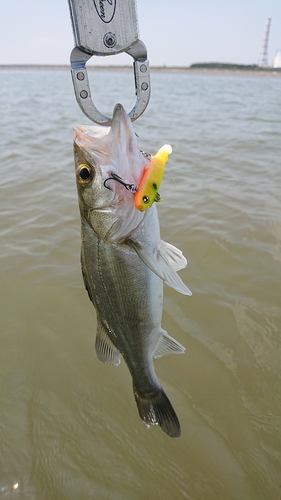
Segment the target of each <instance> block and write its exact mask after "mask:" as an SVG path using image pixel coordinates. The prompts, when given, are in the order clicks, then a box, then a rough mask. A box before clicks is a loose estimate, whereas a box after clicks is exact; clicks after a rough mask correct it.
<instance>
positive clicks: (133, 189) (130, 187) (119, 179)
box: [103, 172, 138, 194]
mask: <svg viewBox="0 0 281 500" xmlns="http://www.w3.org/2000/svg"><path fill="white" fill-rule="evenodd" d="M110 174H111V177H108V178H107V179H105V181H104V183H103V185H104V187H105V188H106V189H110V191H112V189H111V188H110V187H109V186H107V185H106V183H107V181H110V180H111V179H113V180H114V181H117V182H120V184H122V186H124V187H125V188H126V189H127V191H130V193H132V194H136V192H137V190H138V187H137V186H135V184H128V183H127V182H125V181H124V180H123V179H122V177H120V176H119V175H117V174H114V172H110Z"/></svg>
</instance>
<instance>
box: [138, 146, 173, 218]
mask: <svg viewBox="0 0 281 500" xmlns="http://www.w3.org/2000/svg"><path fill="white" fill-rule="evenodd" d="M171 152H172V147H171V146H170V145H169V144H165V145H164V146H162V148H160V149H159V151H158V152H157V153H156V155H155V156H152V158H151V160H150V161H149V164H148V165H147V168H146V169H145V171H144V174H143V177H142V179H141V182H140V185H139V187H138V191H137V193H136V194H135V198H134V204H135V207H136V208H137V209H138V210H140V211H141V212H143V211H144V210H146V209H147V208H149V207H151V205H152V203H154V202H155V201H160V195H159V193H158V189H159V187H160V184H161V182H162V178H163V175H164V169H165V165H166V162H167V160H168V157H169V154H171Z"/></svg>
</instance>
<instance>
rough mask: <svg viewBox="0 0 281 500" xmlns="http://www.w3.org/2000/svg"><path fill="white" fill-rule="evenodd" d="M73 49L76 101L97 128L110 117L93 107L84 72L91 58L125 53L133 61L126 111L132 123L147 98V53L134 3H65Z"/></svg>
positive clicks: (113, 0)
mask: <svg viewBox="0 0 281 500" xmlns="http://www.w3.org/2000/svg"><path fill="white" fill-rule="evenodd" d="M68 3H69V8H70V14H71V21H72V27H73V33H74V39H75V44H76V46H75V47H74V49H73V50H72V52H71V55H70V62H71V74H72V80H73V86H74V91H75V96H76V100H77V102H78V104H79V106H80V108H81V110H82V111H83V113H84V114H85V115H86V116H87V117H88V118H89V119H90V120H92V121H93V122H96V123H98V124H100V125H107V126H109V125H111V123H112V118H110V117H108V116H106V115H104V114H102V113H101V112H100V111H99V110H98V109H97V108H96V106H95V105H94V103H93V101H92V98H91V90H90V84H89V79H88V73H87V69H86V63H87V61H88V60H89V59H90V58H91V57H92V56H93V55H95V56H109V55H115V54H120V53H122V52H126V53H127V54H129V55H130V56H131V57H132V58H133V59H134V62H133V67H134V77H135V94H136V100H135V104H134V106H133V108H132V109H131V111H129V113H128V114H129V116H130V118H131V120H132V121H134V120H136V119H137V118H138V117H139V116H140V115H141V114H142V113H143V112H144V111H145V109H146V107H147V105H148V102H149V98H150V77H149V62H148V60H147V50H146V47H145V45H144V43H143V42H142V41H141V40H140V39H139V33H138V19H137V9H136V2H135V0H122V1H120V0H68Z"/></svg>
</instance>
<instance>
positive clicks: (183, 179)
mask: <svg viewBox="0 0 281 500" xmlns="http://www.w3.org/2000/svg"><path fill="white" fill-rule="evenodd" d="M0 78H1V88H2V92H1V97H0V113H1V135H0V144H1V153H0V155H1V178H0V213H1V226H0V234H1V247H0V266H1V267H0V273H1V286H0V300H1V315H0V358H1V359H0V372H1V376H0V446H1V447H0V498H5V499H6V498H7V499H14V498H15V499H16V498H18V499H21V500H25V499H26V500H39V499H40V500H42V499H43V500H72V499H73V500H77V499H79V500H80V499H83V500H88V499H89V500H90V499H110V500H119V499H120V500H121V499H122V500H124V499H128V500H132V499H134V500H138V499H150V500H156V499H157V500H158V499H161V500H170V499H171V498H172V499H189V500H211V499H214V500H234V499H235V500H236V499H237V500H238V499H239V500H241V499H243V500H250V499H253V500H266V499H268V500H273V499H274V500H275V499H278V498H280V499H281V437H280V431H281V368H280V365H281V314H280V305H281V304H280V302H281V299H280V295H281V284H280V266H281V216H280V209H281V201H280V200H281V154H280V149H281V116H280V109H281V92H280V85H281V79H280V78H274V77H258V76H257V77H251V76H243V75H238V76H229V75H225V76H220V75H177V74H166V75H161V74H153V75H152V88H153V94H152V100H151V104H150V106H149V108H148V110H147V111H146V113H145V114H144V115H143V117H142V118H141V119H140V120H138V122H137V123H136V126H135V128H136V132H137V133H138V135H139V136H140V146H141V148H142V149H144V150H146V151H148V152H151V153H154V152H156V150H157V149H158V148H159V147H160V146H161V145H162V144H164V143H166V142H168V143H171V144H172V146H173V155H172V157H171V160H169V164H168V165H169V168H168V170H167V172H166V174H165V178H164V182H163V187H162V190H161V195H162V198H163V202H162V203H161V204H159V216H160V222H161V228H162V237H163V239H165V240H167V241H169V242H170V243H173V244H174V245H176V246H178V247H179V248H181V249H182V250H183V251H184V254H185V255H186V257H187V258H188V260H189V265H188V267H187V268H186V269H185V270H184V271H182V272H181V276H182V278H183V280H184V281H185V282H186V284H187V285H188V286H189V287H190V288H191V290H192V291H193V296H192V297H191V298H190V297H184V296H181V295H180V294H177V293H176V292H174V291H173V290H172V289H170V288H165V308H164V314H163V327H164V328H165V329H166V330H167V331H168V332H169V333H170V334H171V335H172V336H173V337H175V338H176V339H177V340H178V341H179V342H181V343H182V344H183V345H184V346H185V347H186V354H185V355H183V356H168V357H166V358H163V359H159V360H156V362H155V365H156V370H157V374H158V375H159V378H160V380H161V382H162V383H163V386H164V387H165V390H166V392H167V394H168V395H169V398H170V399H171V401H172V403H173V405H174V407H175V410H176V412H177V414H178V417H179V419H180V421H181V427H182V435H181V437H180V438H179V439H171V438H169V437H168V436H167V435H165V434H164V433H163V432H162V431H161V429H158V428H157V427H156V428H151V429H149V430H148V429H147V428H146V427H145V426H144V425H143V424H142V422H141V421H140V419H139V417H138V414H137V409H136V407H135V402H134V398H133V394H132V388H131V379H130V375H129V373H128V370H127V368H126V366H125V364H124V363H122V364H121V366H120V367H119V368H116V367H111V366H105V365H103V364H102V363H101V362H99V361H98V360H97V358H96V355H95V351H94V341H95V327H96V320H95V312H94V308H93V306H92V305H91V303H90V301H89V299H88V296H87V293H86V292H85V290H84V287H83V284H82V278H81V272H80V256H79V253H80V221H79V214H78V206H77V195H76V187H75V179H74V167H73V158H72V127H73V126H74V125H75V124H76V123H83V122H84V123H87V120H86V118H84V117H83V115H82V113H81V112H80V111H79V109H78V107H77V105H76V102H75V99H74V95H73V91H72V88H71V79H70V75H69V74H68V72H63V71H61V72H60V71H49V72H48V71H41V72H40V71H2V72H0ZM94 79H95V85H96V90H95V92H94V95H97V96H98V95H99V96H101V97H100V103H98V104H99V107H100V108H101V110H102V111H104V112H107V113H110V112H111V109H112V107H113V105H114V104H115V103H116V102H117V101H119V100H121V102H123V103H124V104H125V105H127V103H130V102H131V101H133V98H134V95H133V90H131V87H132V86H133V84H132V82H131V80H132V75H131V74H127V73H116V72H114V73H110V72H108V73H107V72H100V73H95V75H94ZM126 85H128V87H129V90H128V91H127V90H126ZM123 87H124V90H122V92H123V94H124V96H127V95H128V96H129V97H128V98H127V101H126V97H124V96H122V95H121V97H120V89H121V88H123ZM105 89H106V95H105ZM95 100H96V101H97V102H98V98H97V99H95ZM202 174H204V175H202Z"/></svg>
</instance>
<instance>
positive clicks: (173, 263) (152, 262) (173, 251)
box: [132, 240, 192, 295]
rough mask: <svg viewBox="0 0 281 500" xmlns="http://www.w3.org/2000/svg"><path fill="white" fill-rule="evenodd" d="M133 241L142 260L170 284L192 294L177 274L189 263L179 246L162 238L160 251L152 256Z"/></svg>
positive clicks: (185, 293)
mask: <svg viewBox="0 0 281 500" xmlns="http://www.w3.org/2000/svg"><path fill="white" fill-rule="evenodd" d="M132 243H133V246H134V249H135V251H136V252H137V254H138V256H139V257H140V258H141V260H142V261H143V262H144V263H145V264H146V265H147V266H148V267H149V268H150V269H151V271H153V272H154V273H155V274H156V275H157V276H159V278H161V279H162V280H163V281H164V282H165V283H166V284H167V285H168V286H170V287H171V288H174V290H176V291H177V292H179V293H182V294H183V295H192V292H191V291H190V290H189V288H188V287H187V286H186V285H185V284H184V283H183V281H182V279H181V278H180V277H179V276H178V274H177V271H178V270H179V269H183V268H184V267H185V266H186V265H187V260H186V258H185V257H184V256H183V254H182V252H181V251H180V250H179V249H178V248H176V247H174V246H173V245H170V244H169V243H166V242H165V241H162V240H161V243H160V247H159V250H158V252H157V253H156V254H155V255H153V256H152V257H151V256H150V255H149V254H148V253H147V252H146V249H145V248H144V247H141V246H140V245H136V244H134V242H132Z"/></svg>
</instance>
